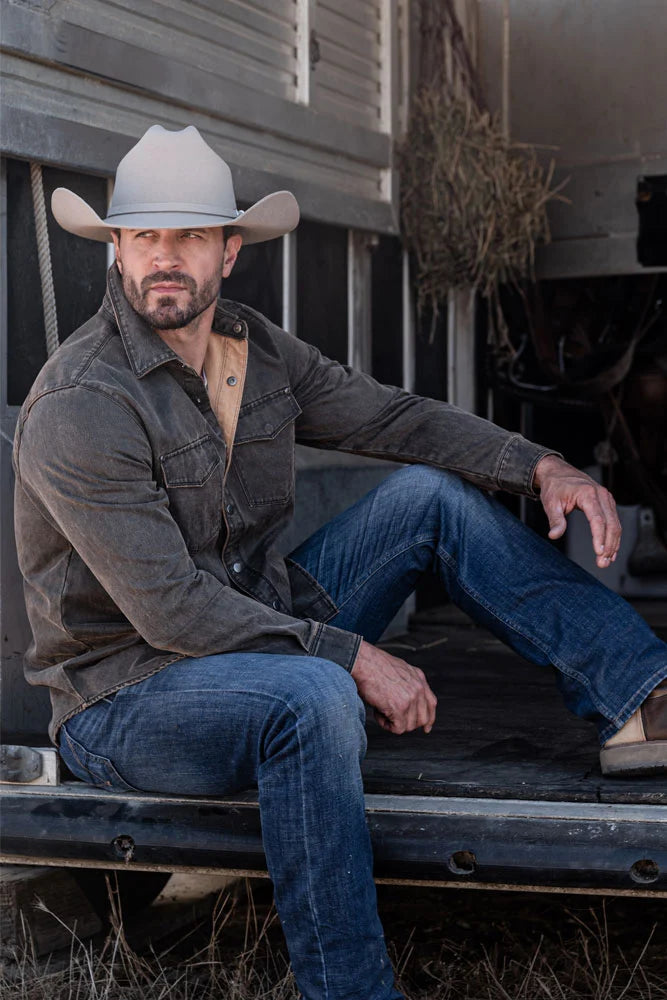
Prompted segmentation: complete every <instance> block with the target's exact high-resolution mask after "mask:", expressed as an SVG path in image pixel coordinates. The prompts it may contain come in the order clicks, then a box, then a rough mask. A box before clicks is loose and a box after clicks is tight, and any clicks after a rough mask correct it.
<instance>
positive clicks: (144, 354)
mask: <svg viewBox="0 0 667 1000" xmlns="http://www.w3.org/2000/svg"><path fill="white" fill-rule="evenodd" d="M234 305H235V303H232V302H229V301H225V302H223V301H222V300H221V299H218V302H217V304H216V307H215V315H214V317H213V332H214V333H217V334H221V335H222V336H225V337H234V339H235V340H245V339H246V338H247V336H248V325H247V323H246V322H245V320H244V319H243V318H242V317H241V316H240V315H239V312H238V311H237V310H235V309H234V308H233V307H234ZM102 308H103V309H104V310H105V311H106V312H107V313H108V314H109V315H111V316H113V318H114V319H115V321H116V325H117V326H118V330H119V332H120V336H121V340H122V341H123V346H124V348H125V352H126V354H127V357H128V360H129V362H130V365H131V367H132V371H133V372H134V374H135V375H136V376H137V378H143V376H144V375H147V374H148V372H150V371H153V369H155V368H158V367H159V366H160V365H164V364H166V363H167V362H170V361H178V362H181V359H180V358H179V356H178V355H177V354H176V353H175V351H172V349H171V347H169V346H168V345H167V344H165V342H164V341H163V340H162V338H161V337H159V336H158V334H157V333H155V332H154V331H153V330H152V329H151V328H150V326H149V325H148V323H147V322H146V321H145V320H144V319H142V318H141V316H140V315H139V313H137V312H135V310H134V309H133V308H132V306H131V305H130V303H129V302H128V301H127V299H126V297H125V292H124V291H123V282H122V279H121V276H120V272H119V271H118V267H117V266H116V264H115V263H114V264H112V266H111V267H110V268H109V272H108V275H107V292H106V295H105V296H104V301H103V303H102Z"/></svg>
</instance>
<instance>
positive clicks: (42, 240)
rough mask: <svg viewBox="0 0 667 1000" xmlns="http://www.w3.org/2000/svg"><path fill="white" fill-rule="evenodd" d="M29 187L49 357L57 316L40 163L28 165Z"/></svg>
mask: <svg viewBox="0 0 667 1000" xmlns="http://www.w3.org/2000/svg"><path fill="white" fill-rule="evenodd" d="M30 185H31V187H32V204H33V211H34V213H35V229H36V231H37V260H38V262H39V280H40V282H41V285H42V306H43V309H44V330H45V333H46V353H47V355H48V357H51V355H52V354H53V352H54V351H55V349H56V347H58V344H59V341H58V316H57V315H56V295H55V291H54V288H53V271H52V270H51V248H50V246H49V231H48V228H47V224H46V204H45V202H44V185H43V183H42V167H41V164H40V163H31V164H30Z"/></svg>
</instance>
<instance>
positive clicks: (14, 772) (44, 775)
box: [0, 743, 60, 785]
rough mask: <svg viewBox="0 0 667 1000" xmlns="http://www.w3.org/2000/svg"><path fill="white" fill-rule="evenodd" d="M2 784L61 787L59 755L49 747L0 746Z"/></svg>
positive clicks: (0, 779) (6, 744)
mask: <svg viewBox="0 0 667 1000" xmlns="http://www.w3.org/2000/svg"><path fill="white" fill-rule="evenodd" d="M0 784H13V785H16V784H20V785H59V784H60V762H59V760H58V754H57V753H56V751H55V750H51V749H50V748H47V747H23V746H16V745H14V744H8V743H5V744H3V745H2V746H0Z"/></svg>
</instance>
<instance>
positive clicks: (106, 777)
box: [60, 723, 140, 792]
mask: <svg viewBox="0 0 667 1000" xmlns="http://www.w3.org/2000/svg"><path fill="white" fill-rule="evenodd" d="M60 755H61V757H62V758H63V760H64V762H65V764H66V765H67V767H68V768H69V769H70V771H71V772H72V774H74V775H75V777H77V778H79V779H80V780H81V781H85V782H86V783H87V784H89V785H95V787H97V788H106V789H110V790H114V791H117V792H138V791H140V789H139V788H135V787H134V785H131V784H130V783H129V782H128V781H126V780H125V778H123V776H122V775H121V774H119V773H118V771H117V770H116V768H115V767H114V765H113V763H112V761H111V760H109V758H108V757H103V756H102V755H101V754H97V753H91V751H90V750H86V748H85V747H84V746H83V744H82V743H79V741H78V740H75V739H74V737H73V736H70V734H69V733H68V732H67V728H66V723H65V724H63V726H62V728H61V732H60Z"/></svg>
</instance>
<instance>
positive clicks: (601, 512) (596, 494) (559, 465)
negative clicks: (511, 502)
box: [533, 455, 621, 569]
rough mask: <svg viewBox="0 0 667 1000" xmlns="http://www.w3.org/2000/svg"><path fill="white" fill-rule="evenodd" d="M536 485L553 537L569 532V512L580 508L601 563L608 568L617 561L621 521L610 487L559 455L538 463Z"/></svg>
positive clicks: (596, 557)
mask: <svg viewBox="0 0 667 1000" xmlns="http://www.w3.org/2000/svg"><path fill="white" fill-rule="evenodd" d="M533 486H535V487H537V488H539V491H540V500H541V501H542V506H543V507H544V510H545V511H546V515H547V517H548V518H549V527H550V531H549V538H560V537H561V535H563V534H564V533H565V529H566V527H567V523H566V521H565V515H566V514H569V513H570V511H572V510H574V509H575V507H578V508H579V510H583V512H584V514H585V515H586V517H587V518H588V522H589V524H590V526H591V534H592V536H593V548H594V550H595V561H596V562H597V564H598V566H599V567H600V569H605V568H606V567H607V566H609V564H610V563H612V562H614V560H615V559H616V553H617V552H618V547H619V545H620V543H621V523H620V521H619V520H618V515H617V514H616V504H615V503H614V498H613V496H612V495H611V493H610V492H609V490H606V489H605V488H604V487H603V486H600V485H599V483H596V482H595V480H594V479H591V477H590V476H587V475H586V473H585V472H580V471H579V470H578V469H575V468H574V466H573V465H570V464H569V463H568V462H564V461H563V459H562V458H558V457H557V456H556V455H545V456H544V458H542V459H540V461H539V462H538V463H537V468H536V469H535V476H534V479H533Z"/></svg>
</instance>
